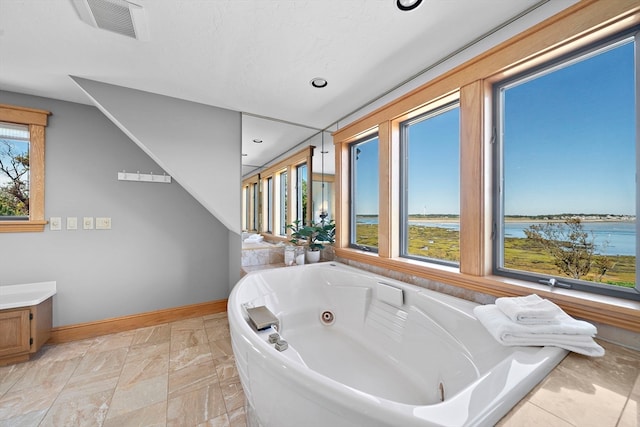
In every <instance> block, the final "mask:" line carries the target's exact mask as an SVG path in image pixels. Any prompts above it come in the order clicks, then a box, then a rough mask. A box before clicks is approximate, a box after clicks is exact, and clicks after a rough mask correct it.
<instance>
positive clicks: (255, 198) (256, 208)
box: [251, 182, 260, 230]
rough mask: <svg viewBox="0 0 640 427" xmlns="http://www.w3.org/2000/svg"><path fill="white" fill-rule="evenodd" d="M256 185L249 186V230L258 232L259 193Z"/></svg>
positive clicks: (255, 183)
mask: <svg viewBox="0 0 640 427" xmlns="http://www.w3.org/2000/svg"><path fill="white" fill-rule="evenodd" d="M258 188H259V187H258V183H257V182H254V183H253V184H251V192H252V196H253V198H252V200H253V209H252V212H253V217H251V229H252V230H258V216H259V212H260V205H259V203H260V192H259V191H258Z"/></svg>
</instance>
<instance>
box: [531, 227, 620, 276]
mask: <svg viewBox="0 0 640 427" xmlns="http://www.w3.org/2000/svg"><path fill="white" fill-rule="evenodd" d="M524 233H525V235H526V236H527V238H528V239H531V240H532V241H534V242H535V243H536V244H538V245H540V246H542V248H543V249H544V250H546V251H547V252H548V253H549V254H550V255H551V256H552V257H553V260H554V265H555V266H556V267H557V268H558V271H559V272H560V273H563V274H565V275H567V276H569V277H571V278H573V279H580V278H581V277H583V276H586V275H587V274H588V273H589V272H590V271H591V267H592V266H593V265H594V263H595V262H596V259H598V256H597V255H595V250H596V245H595V243H594V241H595V238H594V237H593V235H592V234H591V233H589V232H587V231H585V230H584V226H583V225H582V221H581V220H580V218H569V219H567V220H565V221H564V223H552V222H548V223H545V224H535V225H532V226H530V227H529V228H527V229H526V230H524ZM610 267H611V265H610V264H607V263H605V262H603V261H602V260H598V269H599V270H600V271H599V273H600V277H602V275H604V273H605V272H606V270H607V269H609V268H610Z"/></svg>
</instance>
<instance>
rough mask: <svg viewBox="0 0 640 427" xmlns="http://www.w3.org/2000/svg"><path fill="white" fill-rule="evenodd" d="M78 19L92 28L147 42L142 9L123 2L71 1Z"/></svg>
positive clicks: (123, 0)
mask: <svg viewBox="0 0 640 427" xmlns="http://www.w3.org/2000/svg"><path fill="white" fill-rule="evenodd" d="M71 1H72V2H73V5H74V7H75V8H76V11H77V12H78V15H79V16H80V19H82V20H83V21H84V22H86V23H87V24H89V25H91V26H92V27H96V28H100V29H102V30H107V31H112V32H114V33H118V34H122V35H123V36H127V37H132V38H134V39H137V40H149V28H148V27H147V19H146V16H145V13H144V8H143V7H142V6H140V5H138V4H135V3H131V2H128V1H125V0H71Z"/></svg>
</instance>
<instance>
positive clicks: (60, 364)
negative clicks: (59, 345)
mask: <svg viewBox="0 0 640 427" xmlns="http://www.w3.org/2000/svg"><path fill="white" fill-rule="evenodd" d="M80 361H81V358H80V357H77V358H74V359H69V360H60V361H53V362H51V363H42V362H40V363H37V364H29V365H28V368H27V369H26V370H25V372H24V375H22V377H21V378H20V379H19V380H18V381H16V383H15V384H14V385H13V387H11V390H10V392H11V393H14V392H19V391H21V390H28V391H31V390H33V389H37V388H48V389H58V390H62V387H63V386H64V385H65V384H66V383H67V381H68V380H69V377H71V375H72V374H73V372H74V371H75V370H76V368H77V367H78V365H79V363H80Z"/></svg>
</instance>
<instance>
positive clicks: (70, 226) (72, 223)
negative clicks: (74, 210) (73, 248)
mask: <svg viewBox="0 0 640 427" xmlns="http://www.w3.org/2000/svg"><path fill="white" fill-rule="evenodd" d="M77 229H78V217H75V216H68V217H67V230H77Z"/></svg>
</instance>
